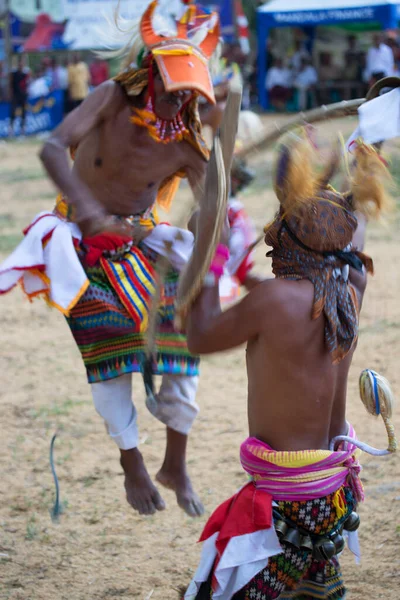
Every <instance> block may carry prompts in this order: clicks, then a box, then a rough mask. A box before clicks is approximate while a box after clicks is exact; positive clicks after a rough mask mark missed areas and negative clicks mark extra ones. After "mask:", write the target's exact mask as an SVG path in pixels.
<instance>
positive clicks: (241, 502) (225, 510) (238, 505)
mask: <svg viewBox="0 0 400 600" xmlns="http://www.w3.org/2000/svg"><path fill="white" fill-rule="evenodd" d="M271 525H272V496H271V495H270V494H268V493H267V492H264V491H260V490H257V488H256V487H255V485H254V483H253V482H250V483H248V484H247V485H246V486H245V487H244V488H242V489H241V490H240V491H239V492H238V493H237V494H236V495H235V496H233V497H232V498H229V500H226V501H225V502H224V503H223V504H221V505H220V506H219V507H218V508H217V509H216V510H215V511H214V512H213V514H212V515H211V517H210V518H209V519H208V521H207V523H206V526H205V528H204V530H203V533H202V534H201V537H200V540H199V541H200V542H203V541H204V540H207V539H208V538H210V537H211V536H212V535H214V534H215V533H217V532H218V531H219V535H218V538H217V541H216V544H215V545H216V548H217V553H218V554H217V559H216V561H215V564H214V570H215V567H216V566H217V564H218V563H219V561H220V560H221V557H222V555H223V553H224V551H225V548H226V547H227V545H228V543H229V540H231V539H232V538H233V537H237V536H240V535H245V534H249V533H254V532H256V531H261V530H263V529H269V528H270V527H271ZM215 586H216V581H215V579H214V576H213V581H212V587H213V589H214V590H215Z"/></svg>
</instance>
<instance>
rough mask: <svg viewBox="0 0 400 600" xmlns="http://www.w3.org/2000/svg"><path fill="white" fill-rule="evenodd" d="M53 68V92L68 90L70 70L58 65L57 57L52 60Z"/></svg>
mask: <svg viewBox="0 0 400 600" xmlns="http://www.w3.org/2000/svg"><path fill="white" fill-rule="evenodd" d="M51 67H52V70H53V79H52V82H51V89H52V90H63V91H65V90H66V89H67V88H68V70H67V67H66V66H64V65H60V64H58V60H57V58H56V57H55V56H53V58H52V59H51Z"/></svg>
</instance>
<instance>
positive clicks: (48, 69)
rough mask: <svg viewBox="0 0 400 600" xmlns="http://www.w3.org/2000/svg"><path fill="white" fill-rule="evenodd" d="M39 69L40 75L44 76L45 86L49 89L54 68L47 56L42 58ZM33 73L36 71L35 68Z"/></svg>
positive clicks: (51, 84)
mask: <svg viewBox="0 0 400 600" xmlns="http://www.w3.org/2000/svg"><path fill="white" fill-rule="evenodd" d="M40 71H41V77H45V79H46V83H47V86H48V88H49V90H50V89H51V88H52V86H53V79H54V69H53V65H52V62H51V59H50V57H49V56H45V57H44V58H42V61H41V69H40ZM35 73H37V70H35Z"/></svg>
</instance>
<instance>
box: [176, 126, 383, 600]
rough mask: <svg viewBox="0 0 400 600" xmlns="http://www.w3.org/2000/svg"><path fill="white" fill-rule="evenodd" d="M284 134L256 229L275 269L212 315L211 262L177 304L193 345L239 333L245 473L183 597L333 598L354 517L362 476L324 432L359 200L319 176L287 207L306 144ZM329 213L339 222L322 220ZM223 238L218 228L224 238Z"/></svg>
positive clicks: (336, 426)
mask: <svg viewBox="0 0 400 600" xmlns="http://www.w3.org/2000/svg"><path fill="white" fill-rule="evenodd" d="M292 144H297V148H296V153H295V155H294V156H293V155H292V149H293V146H291V145H290V144H288V145H284V146H283V147H282V149H281V150H280V156H279V158H278V165H277V173H278V175H277V178H276V182H275V189H276V192H277V195H278V197H279V200H280V205H281V206H280V211H279V213H278V215H277V217H276V219H275V221H274V222H273V223H272V225H270V226H268V227H266V238H265V241H266V244H267V245H268V246H272V252H271V253H270V254H269V255H270V256H272V268H273V271H274V274H275V279H271V280H266V281H265V282H262V283H260V284H259V285H258V286H256V287H254V288H253V289H252V290H251V291H250V293H249V294H248V295H247V296H246V297H245V298H244V299H243V300H242V301H241V302H239V303H238V304H236V305H235V306H233V307H231V308H230V309H228V310H226V311H224V312H221V309H220V303H219V294H218V285H217V277H216V276H215V275H214V273H215V269H214V270H213V269H210V273H209V274H208V275H207V277H206V279H205V284H204V287H203V289H202V292H201V294H200V296H199V298H198V300H197V301H196V303H195V304H194V305H193V307H192V309H191V311H190V314H189V320H188V329H187V333H188V344H189V348H190V349H191V351H193V352H196V353H199V354H207V353H212V352H221V351H225V350H228V349H230V348H234V347H237V346H240V345H241V344H243V343H245V342H247V355H246V362H247V375H248V420H249V435H250V437H249V438H248V439H247V440H246V441H245V442H244V443H243V444H242V446H241V462H242V466H243V467H244V469H245V470H246V471H247V473H248V474H249V475H250V476H251V477H252V478H253V481H251V482H250V483H249V484H248V485H246V486H244V488H242V489H241V490H240V492H238V494H236V495H235V496H234V498H233V499H230V500H229V501H227V502H226V503H224V504H223V505H221V506H220V507H219V509H217V511H215V513H214V515H213V516H212V517H211V518H210V520H209V522H208V524H207V526H206V528H205V530H204V532H203V535H202V537H201V541H204V547H203V554H202V559H201V563H200V567H199V569H198V571H197V573H196V575H195V577H194V580H193V581H192V583H191V585H190V587H189V589H188V591H187V593H186V595H185V599H186V600H188V599H190V600H192V599H195V598H196V600H206V599H207V600H209V598H210V597H211V598H212V597H214V593H215V595H216V596H218V597H221V598H224V600H229V599H230V598H234V599H235V600H248V599H249V598H255V597H257V599H258V600H272V599H276V598H278V597H279V599H284V600H287V599H288V598H298V597H301V598H303V597H307V598H328V597H329V598H339V597H342V596H343V595H344V585H343V581H342V579H341V574H340V568H339V564H338V562H337V559H336V554H337V553H338V552H340V551H341V550H342V549H343V537H342V535H341V534H342V530H343V527H344V528H345V529H354V528H355V526H356V525H357V520H358V519H357V515H356V513H354V512H353V511H354V508H355V507H356V505H357V502H359V501H360V500H361V499H362V486H361V485H360V482H359V479H358V471H359V466H358V463H357V461H356V458H355V456H354V451H355V450H356V448H355V447H354V446H352V444H348V446H347V447H346V448H344V447H342V446H339V449H341V450H345V451H343V452H338V451H332V450H334V449H336V450H338V447H337V446H336V448H335V446H334V444H333V446H332V440H334V438H335V437H336V436H339V435H343V434H349V435H352V437H354V432H353V431H352V428H351V426H350V425H349V424H348V423H347V422H346V388H347V378H348V373H349V367H350V364H351V360H352V356H353V352H354V349H355V345H356V339H357V327H358V311H359V309H360V307H361V303H362V299H363V294H364V291H365V287H366V273H365V268H364V266H363V265H367V267H368V268H370V259H368V258H367V257H366V256H365V255H363V254H362V253H361V252H359V251H358V250H361V249H362V248H363V244H364V232H365V218H364V217H363V216H362V215H361V214H357V217H356V213H355V212H354V211H355V208H358V209H360V210H362V208H363V205H362V202H363V199H362V198H360V197H358V198H357V202H356V201H353V199H352V196H350V195H341V194H339V193H337V192H334V191H332V188H329V187H327V186H325V185H323V186H322V188H321V189H318V188H317V189H316V194H315V196H316V197H315V198H310V199H309V201H308V204H307V205H306V204H302V205H300V204H297V203H298V202H299V200H300V199H301V197H302V193H303V191H302V190H300V189H298V180H297V184H296V188H293V186H292V184H291V181H290V173H289V171H290V167H289V166H288V165H291V163H294V162H296V161H299V162H300V164H297V167H299V168H302V167H304V164H303V165H302V164H301V161H302V160H308V157H309V152H310V148H309V147H308V146H309V141H308V140H307V139H306V138H305V139H304V140H301V141H297V142H292ZM363 152H367V153H368V160H370V161H373V162H374V164H376V163H377V162H378V164H379V158H378V157H377V155H376V154H375V153H374V152H373V151H372V150H371V149H370V148H367V147H365V146H362V145H361V146H359V147H357V150H356V155H357V156H356V161H357V160H358V158H359V157H360V155H361V153H363ZM358 153H360V154H358ZM371 164H372V163H369V167H370V168H371V171H370V172H372V167H371ZM291 166H292V165H291ZM360 168H361V166H360ZM380 168H382V169H384V167H383V166H382V167H379V169H380ZM292 172H293V171H292ZM363 176H365V177H368V166H367V167H366V170H365V172H364V173H363ZM314 177H315V181H317V176H316V175H314ZM354 177H355V178H357V173H355V174H354ZM366 200H371V201H373V202H377V199H376V198H370V197H369V198H366ZM300 206H302V207H301V208H299V207H300ZM339 206H342V210H338V207H339ZM325 219H327V220H328V221H329V222H330V227H331V235H330V237H329V240H328V239H327V237H326V229H325V227H326V221H325ZM336 219H338V221H336ZM339 222H340V223H341V225H343V228H340V227H335V225H336V224H338V223H339ZM324 231H325V234H324ZM227 239H228V238H227V237H226V234H225V240H224V243H226V240H227ZM350 243H352V247H351V248H350V246H349V244H350ZM346 247H347V248H346ZM311 248H312V249H311ZM343 248H346V251H345V252H340V251H341V250H342V249H343ZM356 249H358V250H357V251H356ZM217 254H218V252H217ZM219 255H221V252H219ZM349 265H350V268H349ZM355 267H356V268H355ZM314 449H319V450H314ZM303 451H307V453H306V454H304V452H303ZM321 451H322V452H321ZM321 462H322V464H321ZM327 462H328V464H327ZM278 465H279V468H278ZM340 466H341V467H342V469H341V475H340V477H338V476H337V475H336V479H335V473H337V472H338V469H337V467H340ZM322 468H323V469H324V473H323V474H320V471H321V470H322ZM339 470H340V469H339ZM273 501H274V504H273ZM248 505H250V508H247V506H248ZM274 522H275V523H274ZM273 523H274V524H275V528H274V527H271V524H273ZM275 530H276V531H275ZM245 534H247V535H245ZM277 534H278V535H279V537H278V535H277ZM332 540H333V542H334V543H333V542H332ZM227 543H229V553H228V552H227V555H228V556H227V558H226V560H225V555H224V550H225V548H226V546H227ZM324 552H325V554H324ZM210 569H211V571H210ZM211 590H212V592H211ZM328 591H329V594H328ZM314 592H315V594H314Z"/></svg>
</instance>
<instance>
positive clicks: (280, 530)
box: [275, 519, 288, 538]
mask: <svg viewBox="0 0 400 600" xmlns="http://www.w3.org/2000/svg"><path fill="white" fill-rule="evenodd" d="M287 530H288V526H287V525H286V523H285V521H282V520H281V519H279V520H278V521H275V531H276V533H277V535H278V537H279V538H281V537H283V536H284V535H285V533H286V532H287Z"/></svg>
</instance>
